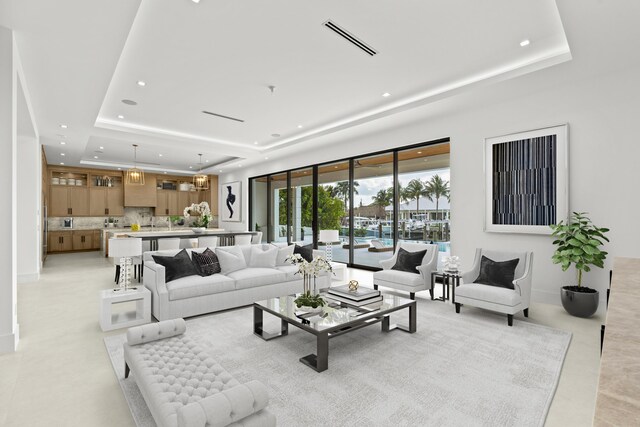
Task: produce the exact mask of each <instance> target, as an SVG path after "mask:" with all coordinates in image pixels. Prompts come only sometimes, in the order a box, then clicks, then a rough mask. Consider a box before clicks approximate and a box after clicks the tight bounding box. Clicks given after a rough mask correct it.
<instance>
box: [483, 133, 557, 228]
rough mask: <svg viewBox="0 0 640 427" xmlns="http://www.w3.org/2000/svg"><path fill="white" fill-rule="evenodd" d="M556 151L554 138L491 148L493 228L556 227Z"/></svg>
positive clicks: (523, 140)
mask: <svg viewBox="0 0 640 427" xmlns="http://www.w3.org/2000/svg"><path fill="white" fill-rule="evenodd" d="M557 148H558V147H557V135H556V134H553V135H546V136H540V137H535V138H528V139H520V140H515V141H507V142H502V143H498V144H494V145H493V146H492V156H493V162H492V165H493V166H492V171H491V172H492V174H493V182H492V183H493V188H492V204H493V209H492V212H493V214H492V220H493V224H504V225H550V224H555V223H556V213H557V197H558V196H557V194H556V188H557V185H556V184H557V171H556V156H557Z"/></svg>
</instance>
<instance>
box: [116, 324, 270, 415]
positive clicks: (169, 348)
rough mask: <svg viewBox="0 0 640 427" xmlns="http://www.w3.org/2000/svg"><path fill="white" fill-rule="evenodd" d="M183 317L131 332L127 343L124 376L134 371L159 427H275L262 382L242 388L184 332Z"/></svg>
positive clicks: (131, 329) (265, 389) (249, 383)
mask: <svg viewBox="0 0 640 427" xmlns="http://www.w3.org/2000/svg"><path fill="white" fill-rule="evenodd" d="M186 330H187V325H186V323H185V321H184V320H183V319H174V320H164V321H162V322H159V323H151V324H148V325H143V326H136V327H134V328H129V330H128V331H127V343H125V344H124V361H125V378H126V377H128V376H129V372H130V371H132V372H133V373H134V376H135V379H136V383H137V384H138V387H139V388H140V392H141V393H142V396H143V397H144V400H145V401H146V402H147V406H148V407H149V410H150V411H151V414H152V415H153V418H154V419H155V421H156V423H157V424H158V426H159V427H165V426H167V427H175V426H181V427H192V426H193V427H195V426H202V427H204V426H207V427H209V426H211V427H218V426H220V427H222V426H234V427H235V426H237V427H240V426H244V427H262V426H264V427H271V426H275V425H276V417H275V415H273V414H272V413H270V412H269V411H267V410H266V409H264V408H266V406H267V403H268V402H269V396H268V393H267V388H266V387H265V386H264V385H263V384H262V383H261V382H259V381H249V382H248V383H246V384H240V383H239V382H238V381H237V380H235V379H234V378H233V377H232V376H231V375H230V374H229V373H228V372H227V371H225V370H224V369H223V368H222V367H221V366H220V365H219V364H218V362H216V361H215V360H214V359H212V358H211V357H210V356H209V355H207V354H206V353H205V352H203V351H202V350H201V349H200V348H199V347H198V346H197V345H196V344H195V343H194V342H193V341H191V340H190V339H189V338H188V337H187V336H186V335H184V332H185V331H186Z"/></svg>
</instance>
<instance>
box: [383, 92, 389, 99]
mask: <svg viewBox="0 0 640 427" xmlns="http://www.w3.org/2000/svg"><path fill="white" fill-rule="evenodd" d="M382 96H384V97H385V98H386V97H387V96H391V94H390V93H389V92H385V93H383V94H382Z"/></svg>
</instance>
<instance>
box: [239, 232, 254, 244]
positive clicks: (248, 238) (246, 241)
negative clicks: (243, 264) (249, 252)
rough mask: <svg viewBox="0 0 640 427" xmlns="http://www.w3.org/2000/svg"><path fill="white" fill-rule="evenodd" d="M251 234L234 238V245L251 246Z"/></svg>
mask: <svg viewBox="0 0 640 427" xmlns="http://www.w3.org/2000/svg"><path fill="white" fill-rule="evenodd" d="M251 237H252V236H251V234H241V235H238V236H236V237H235V244H236V245H250V244H251Z"/></svg>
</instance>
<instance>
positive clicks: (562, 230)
mask: <svg viewBox="0 0 640 427" xmlns="http://www.w3.org/2000/svg"><path fill="white" fill-rule="evenodd" d="M551 229H552V230H553V233H551V235H552V236H553V237H555V240H554V241H553V244H554V245H556V251H555V252H554V254H553V256H552V257H551V260H552V261H553V263H554V264H560V266H561V267H562V271H567V270H568V269H569V268H570V267H571V266H572V265H573V266H574V267H575V269H576V273H577V280H578V285H577V286H574V285H570V286H563V287H562V289H561V297H562V305H563V306H564V308H565V310H567V311H568V312H569V313H570V314H572V315H574V316H579V317H589V316H591V315H593V314H594V313H595V312H596V310H598V302H599V293H598V291H597V290H595V289H592V288H589V287H586V286H582V274H583V273H587V272H589V271H591V266H595V267H599V268H604V260H605V258H606V257H607V252H605V251H604V250H602V246H603V245H604V242H605V241H607V242H608V241H609V239H608V238H607V237H606V236H605V233H606V232H608V231H609V229H608V228H600V227H596V226H595V225H593V223H592V222H591V219H589V217H587V216H586V212H573V214H572V215H571V220H570V221H568V222H567V223H565V222H564V221H560V222H559V223H558V224H555V225H552V226H551Z"/></svg>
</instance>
